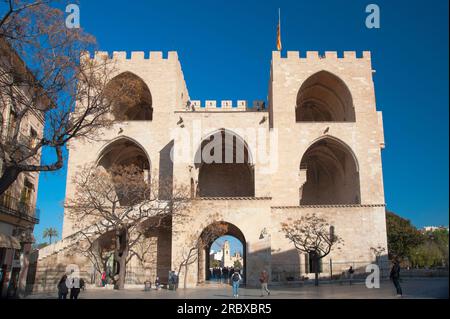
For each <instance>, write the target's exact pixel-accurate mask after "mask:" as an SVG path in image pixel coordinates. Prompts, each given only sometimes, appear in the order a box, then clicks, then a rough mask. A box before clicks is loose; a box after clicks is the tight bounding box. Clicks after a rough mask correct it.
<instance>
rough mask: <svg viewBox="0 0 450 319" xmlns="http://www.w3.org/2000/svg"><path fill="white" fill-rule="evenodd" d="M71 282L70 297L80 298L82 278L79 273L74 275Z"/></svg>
mask: <svg viewBox="0 0 450 319" xmlns="http://www.w3.org/2000/svg"><path fill="white" fill-rule="evenodd" d="M72 273H73V271H72ZM69 282H70V287H69V288H70V299H78V295H79V294H80V278H79V277H78V276H77V275H72V276H71V279H70V280H69Z"/></svg>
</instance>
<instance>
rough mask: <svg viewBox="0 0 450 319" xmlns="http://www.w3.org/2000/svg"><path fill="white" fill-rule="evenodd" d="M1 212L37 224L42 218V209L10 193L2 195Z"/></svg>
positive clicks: (0, 200) (0, 196)
mask: <svg viewBox="0 0 450 319" xmlns="http://www.w3.org/2000/svg"><path fill="white" fill-rule="evenodd" d="M0 212H2V213H5V214H9V215H13V216H16V217H20V218H22V219H25V220H28V221H30V222H33V223H35V224H37V223H38V222H39V218H40V210H39V209H38V208H36V207H33V206H31V205H30V204H28V203H26V202H24V201H21V200H19V199H18V198H15V197H13V196H10V195H8V194H2V195H0Z"/></svg>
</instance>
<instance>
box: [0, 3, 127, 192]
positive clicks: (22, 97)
mask: <svg viewBox="0 0 450 319" xmlns="http://www.w3.org/2000/svg"><path fill="white" fill-rule="evenodd" d="M2 2H3V3H2V7H1V8H0V10H1V9H5V8H6V9H5V10H4V11H1V12H0V139H1V143H0V163H1V164H2V171H1V172H0V174H1V175H0V195H1V194H3V193H4V192H5V191H6V190H7V189H8V187H9V186H10V185H11V184H12V183H14V181H15V180H16V179H17V177H18V175H19V174H20V173H21V172H26V171H28V172H30V171H54V170H58V169H60V168H61V167H63V165H64V160H65V158H64V157H65V156H64V148H65V146H66V144H67V142H69V141H70V140H72V139H74V138H79V137H81V138H88V139H93V138H96V137H97V136H98V134H97V131H98V129H100V128H103V127H107V126H108V125H110V124H111V123H112V121H111V116H108V114H109V113H110V110H111V107H112V105H113V104H114V103H115V101H116V100H117V99H118V98H119V97H120V96H123V95H124V93H125V90H128V89H129V88H128V87H126V86H120V85H118V86H119V87H116V88H115V89H114V90H112V89H111V88H110V87H108V83H109V82H110V80H111V76H112V75H113V74H114V72H115V68H114V65H113V63H112V62H111V60H108V59H103V60H102V59H97V60H95V61H94V60H90V59H84V58H80V57H83V56H84V55H83V52H85V51H92V50H94V49H95V46H96V44H95V39H94V37H92V36H91V35H89V34H87V33H86V32H84V31H83V30H82V29H68V28H66V26H65V24H64V13H63V12H62V11H61V10H60V9H57V8H54V7H52V6H50V3H53V2H55V1H38V0H36V1H23V0H4V1H2ZM29 117H37V118H40V119H41V121H42V122H43V121H45V129H44V132H43V134H42V135H43V136H42V137H41V136H37V137H36V136H30V134H29V133H27V132H24V127H26V126H27V125H26V124H27V121H28V119H29ZM44 148H50V149H51V150H53V152H54V158H53V159H46V162H40V154H41V151H42V149H44Z"/></svg>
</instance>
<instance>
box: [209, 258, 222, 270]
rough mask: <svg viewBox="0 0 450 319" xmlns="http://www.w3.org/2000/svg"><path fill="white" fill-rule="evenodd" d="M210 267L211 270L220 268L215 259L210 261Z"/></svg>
mask: <svg viewBox="0 0 450 319" xmlns="http://www.w3.org/2000/svg"><path fill="white" fill-rule="evenodd" d="M210 267H211V268H216V267H220V261H219V260H215V259H213V260H211V263H210Z"/></svg>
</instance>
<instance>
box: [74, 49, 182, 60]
mask: <svg viewBox="0 0 450 319" xmlns="http://www.w3.org/2000/svg"><path fill="white" fill-rule="evenodd" d="M81 58H82V59H87V60H114V61H142V60H150V61H152V60H153V61H161V60H168V61H178V53H177V52H176V51H169V52H168V53H167V55H166V56H164V55H163V52H161V51H150V52H144V51H131V52H126V51H113V52H107V51H95V52H94V55H92V54H91V53H90V52H88V51H84V52H82V53H81Z"/></svg>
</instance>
